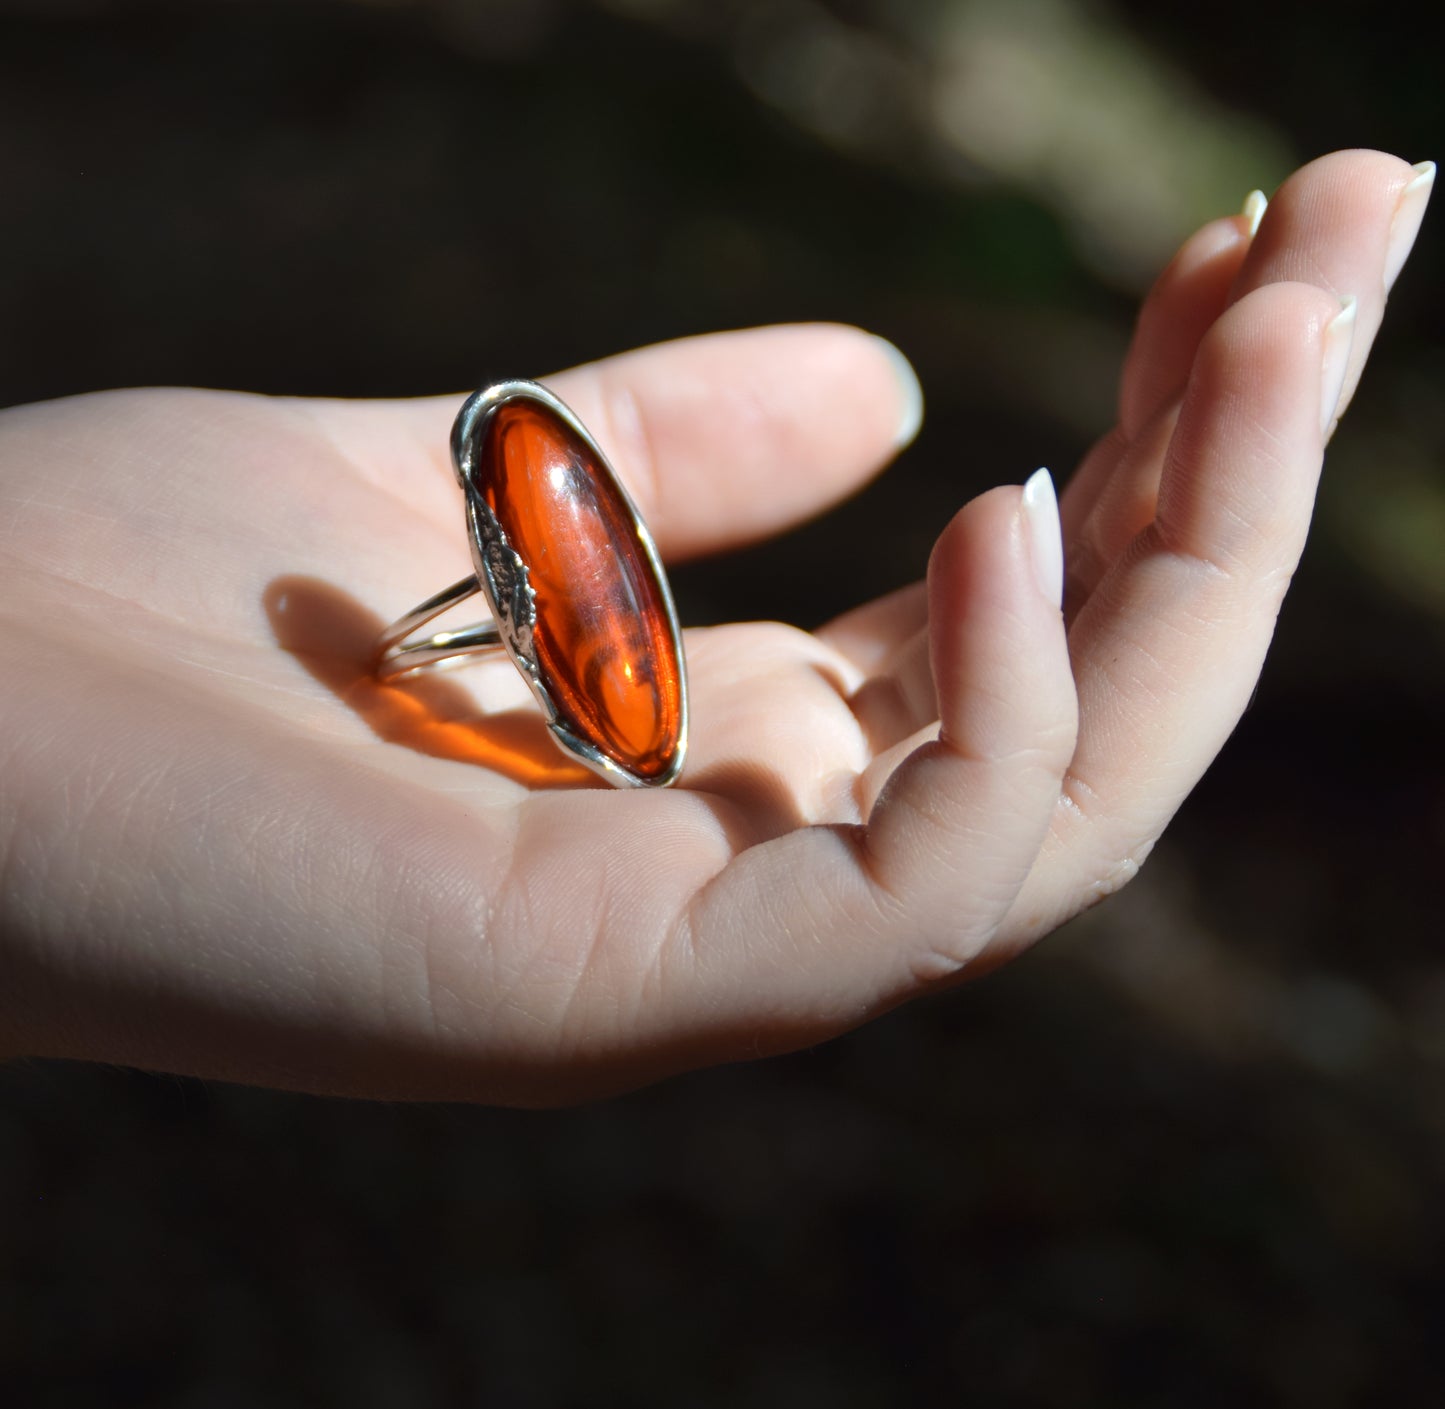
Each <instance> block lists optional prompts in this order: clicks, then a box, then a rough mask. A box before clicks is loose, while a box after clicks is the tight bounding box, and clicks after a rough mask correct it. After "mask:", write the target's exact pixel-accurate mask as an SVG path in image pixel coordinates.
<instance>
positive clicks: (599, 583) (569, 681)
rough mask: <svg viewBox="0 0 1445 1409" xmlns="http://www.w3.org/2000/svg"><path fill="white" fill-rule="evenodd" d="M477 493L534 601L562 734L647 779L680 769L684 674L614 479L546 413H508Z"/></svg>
mask: <svg viewBox="0 0 1445 1409" xmlns="http://www.w3.org/2000/svg"><path fill="white" fill-rule="evenodd" d="M473 466H474V468H473V471H472V474H473V483H474V485H475V487H476V489H477V490H478V492H479V493H480V494H481V496H482V498H483V499H485V501H486V503H487V506H488V507H489V508H490V509H491V511H492V513H493V515H494V516H495V517H496V519H497V522H498V524H499V525H500V526H501V528H502V530H503V532H505V533H506V535H507V539H508V541H509V543H510V545H511V547H512V548H513V549H514V550H515V551H516V553H517V554H518V556H519V557H520V558H521V559H522V561H523V562H524V563H525V564H526V567H527V573H528V578H529V581H530V583H531V587H532V590H533V592H534V593H535V612H536V619H535V622H534V625H533V628H532V648H533V653H534V654H535V656H536V660H537V668H538V674H539V675H540V677H541V680H542V682H543V684H544V685H545V686H546V688H547V692H548V694H549V695H550V696H551V698H552V702H553V704H554V706H555V707H556V709H557V712H558V715H559V716H560V718H561V720H562V722H563V723H564V724H566V726H567V727H568V728H569V729H570V730H571V731H572V732H573V733H574V734H576V735H577V736H578V737H579V738H581V739H583V740H585V741H586V742H588V743H590V744H593V745H594V746H595V747H597V748H598V749H600V750H601V751H602V752H603V753H605V754H606V755H607V756H608V757H610V758H611V759H613V760H614V761H615V762H617V763H619V764H620V765H621V766H622V767H623V768H625V769H627V770H628V771H629V772H630V773H633V774H635V775H636V776H637V777H639V778H643V779H653V778H658V777H661V776H662V775H664V774H666V773H667V772H668V771H669V769H670V768H671V767H672V765H673V761H674V758H675V756H676V754H677V751H678V748H679V745H680V742H681V736H682V719H683V706H682V695H683V674H682V662H681V661H680V660H679V659H678V654H677V651H676V649H675V648H674V644H673V635H672V629H671V618H670V615H669V612H668V607H667V597H666V592H665V589H664V588H663V585H662V583H661V582H660V581H659V579H658V575H657V572H656V571H655V570H654V568H653V565H652V562H651V560H650V558H649V557H648V555H647V552H646V551H645V549H644V546H643V544H642V542H641V541H640V540H639V537H638V532H637V527H636V524H635V521H634V518H633V516H632V514H631V512H630V511H629V508H628V505H627V503H626V501H625V500H624V499H623V497H622V494H621V492H620V491H619V489H618V487H617V485H616V483H615V482H614V481H613V479H612V477H611V475H610V474H609V472H608V471H607V469H606V467H605V466H604V465H602V464H600V463H599V461H598V459H597V457H596V455H595V454H594V453H593V452H592V450H591V449H590V448H589V447H588V445H587V444H586V442H585V441H583V440H582V439H581V437H579V436H578V435H577V433H576V432H575V431H573V429H572V428H571V427H570V426H569V425H567V423H566V422H565V421H563V420H562V419H561V418H560V417H559V416H557V415H556V414H555V413H554V412H553V411H551V410H550V409H549V408H548V407H546V406H544V405H542V404H541V403H539V402H534V401H527V400H517V401H509V402H506V403H504V404H503V405H502V406H500V407H499V408H498V409H497V410H496V411H495V412H494V413H493V414H492V417H491V419H490V421H489V423H488V425H487V428H486V432H485V438H484V441H483V444H482V445H481V447H480V454H478V455H477V456H476V458H475V459H474V461H473Z"/></svg>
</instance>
